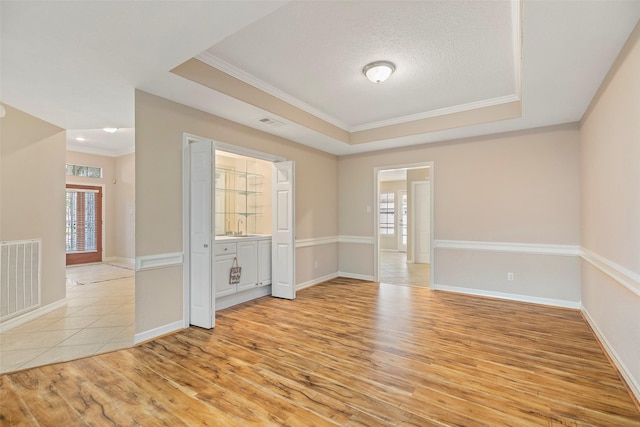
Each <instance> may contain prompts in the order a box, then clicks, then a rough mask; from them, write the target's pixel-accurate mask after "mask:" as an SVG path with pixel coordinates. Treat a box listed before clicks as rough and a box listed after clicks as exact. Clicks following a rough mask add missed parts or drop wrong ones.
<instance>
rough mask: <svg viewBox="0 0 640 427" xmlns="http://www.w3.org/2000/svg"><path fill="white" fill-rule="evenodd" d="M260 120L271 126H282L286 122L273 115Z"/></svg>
mask: <svg viewBox="0 0 640 427" xmlns="http://www.w3.org/2000/svg"><path fill="white" fill-rule="evenodd" d="M260 121H261V122H262V123H264V124H266V125H271V126H276V127H280V126H284V125H285V123H284V122H281V121H279V120H276V119H272V118H271V117H265V118H264V119H260Z"/></svg>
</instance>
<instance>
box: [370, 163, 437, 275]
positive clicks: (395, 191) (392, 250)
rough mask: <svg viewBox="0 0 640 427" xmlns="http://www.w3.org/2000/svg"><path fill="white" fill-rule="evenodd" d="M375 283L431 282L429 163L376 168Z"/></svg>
mask: <svg viewBox="0 0 640 427" xmlns="http://www.w3.org/2000/svg"><path fill="white" fill-rule="evenodd" d="M374 174H375V181H374V183H375V195H376V203H377V208H378V213H377V215H376V239H375V241H374V242H375V244H376V248H375V251H374V254H375V266H376V280H377V281H379V282H384V283H390V284H397V285H408V286H419V287H430V286H431V284H432V283H433V276H434V274H433V269H432V268H431V267H432V258H433V257H432V252H433V251H432V245H433V238H432V232H431V230H432V229H433V201H432V197H431V194H432V188H433V187H432V186H433V163H432V162H428V163H422V164H412V165H399V166H394V167H384V168H376V169H375V171H374Z"/></svg>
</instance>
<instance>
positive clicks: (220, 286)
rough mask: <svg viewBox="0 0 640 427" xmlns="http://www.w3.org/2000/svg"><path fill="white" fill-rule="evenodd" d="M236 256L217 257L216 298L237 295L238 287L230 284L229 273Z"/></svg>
mask: <svg viewBox="0 0 640 427" xmlns="http://www.w3.org/2000/svg"><path fill="white" fill-rule="evenodd" d="M235 257H236V254H230V255H218V256H216V298H218V297H223V296H225V295H230V294H235V293H236V285H231V284H229V273H230V272H231V266H232V265H233V260H234V258H235Z"/></svg>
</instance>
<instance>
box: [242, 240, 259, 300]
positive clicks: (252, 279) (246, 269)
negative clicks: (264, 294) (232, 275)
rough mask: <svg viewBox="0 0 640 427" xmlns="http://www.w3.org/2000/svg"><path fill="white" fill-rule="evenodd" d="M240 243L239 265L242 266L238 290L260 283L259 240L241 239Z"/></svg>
mask: <svg viewBox="0 0 640 427" xmlns="http://www.w3.org/2000/svg"><path fill="white" fill-rule="evenodd" d="M237 245H238V252H237V253H238V265H239V266H240V267H242V270H241V273H240V283H238V292H240V291H244V290H246V289H250V288H253V287H255V286H256V285H257V284H258V242H257V241H256V240H249V241H247V240H241V241H239V242H238V243H237Z"/></svg>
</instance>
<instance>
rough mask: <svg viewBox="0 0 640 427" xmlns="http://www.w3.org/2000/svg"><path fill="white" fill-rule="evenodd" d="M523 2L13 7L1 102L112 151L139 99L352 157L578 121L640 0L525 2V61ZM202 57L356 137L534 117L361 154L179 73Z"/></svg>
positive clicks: (6, 18)
mask: <svg viewBox="0 0 640 427" xmlns="http://www.w3.org/2000/svg"><path fill="white" fill-rule="evenodd" d="M518 5H519V3H517V2H515V3H514V2H509V1H486V2H485V1H467V2H462V1H449V2H435V1H420V2H369V1H361V2H360V1H349V2H324V1H306V2H271V1H255V2H250V1H246V2H236V1H215V2H214V1H211V2H205V1H202V2H182V1H173V2H172V1H168V2H153V1H149V2H133V1H124V2H76V1H69V2H62V1H52V2H7V1H3V2H0V13H1V16H0V19H1V36H2V38H1V41H0V43H1V44H0V48H1V51H0V53H1V58H0V59H1V64H0V73H1V74H0V77H1V79H0V100H1V101H2V102H4V103H7V104H9V105H12V106H14V107H16V108H18V109H21V110H23V111H25V112H28V113H30V114H32V115H34V116H37V117H40V118H42V119H44V120H47V121H49V122H51V123H53V124H56V125H58V126H60V127H63V128H65V129H70V130H73V132H69V133H68V139H69V140H70V143H73V138H75V136H77V135H78V134H79V133H83V132H85V133H86V134H87V135H92V138H94V137H95V139H96V140H98V139H101V140H103V142H102V145H101V143H100V142H96V144H97V145H98V146H99V147H98V148H99V149H100V150H102V153H103V154H104V153H111V155H119V154H122V153H124V152H127V151H129V150H131V145H132V144H133V134H134V132H133V130H132V128H134V126H135V124H134V121H135V120H134V89H136V88H139V89H142V90H146V91H148V92H151V93H154V94H157V95H160V96H163V97H165V98H168V99H172V100H175V101H177V102H181V103H183V104H186V105H190V106H192V107H194V108H199V109H202V110H204V111H208V112H210V113H213V114H216V115H219V116H221V117H225V118H228V119H231V120H234V121H237V122H240V123H243V124H247V125H249V126H252V127H254V128H258V129H262V130H264V131H266V132H270V133H274V134H277V135H280V136H283V137H286V138H289V139H291V140H294V141H298V142H301V143H303V144H307V145H310V146H313V147H316V148H320V149H323V150H325V151H329V152H332V153H335V154H338V155H341V154H350V153H357V152H363V151H368V150H377V149H383V148H390V147H395V146H406V145H411V144H418V143H425V142H433V141H443V140H449V139H455V138H460V137H467V136H474V135H483V134H489V133H495V132H504V131H509V130H517V129H525V128H531V127H538V126H545V125H552V124H558V123H567V122H575V121H578V120H579V119H580V118H581V116H582V114H583V113H584V111H585V109H586V108H587V106H588V104H589V102H590V100H591V98H592V97H593V95H594V94H595V91H596V90H597V88H598V87H599V85H600V83H601V82H602V79H603V78H604V76H605V74H606V72H607V71H608V70H609V68H610V67H611V64H612V63H613V60H614V59H615V57H616V55H617V54H618V52H619V51H620V49H621V47H622V46H623V44H624V42H625V40H626V39H627V38H628V36H629V34H630V33H631V31H632V29H633V28H634V26H635V25H636V24H637V22H638V19H639V18H640V1H615V0H610V1H605V0H599V1H598V0H597V1H581V0H577V1H555V0H554V1H536V0H524V2H523V4H522V10H521V11H522V16H523V20H522V26H521V31H522V33H521V37H522V61H518V60H517V57H514V54H515V55H517V54H518V51H519V49H518V47H519V46H518V43H515V42H514V41H515V40H517V39H518V37H519V35H518V33H519V32H520V29H519V28H520V26H519V25H518V22H517V20H515V21H514V19H513V16H514V11H517V10H518ZM205 51H206V52H205ZM198 55H200V56H198ZM193 57H198V58H203V59H205V60H207V63H209V64H211V63H213V64H216V65H220V64H222V65H220V66H221V67H222V66H224V67H226V68H224V67H223V68H224V70H223V71H225V72H229V73H232V74H233V73H236V74H233V75H235V76H236V77H242V79H243V80H245V81H249V82H251V83H252V84H253V85H255V86H256V87H258V88H260V89H261V90H264V91H266V92H269V93H273V94H275V95H277V96H278V97H279V98H281V99H284V100H285V101H287V102H289V103H291V104H293V105H296V106H298V107H301V108H303V109H306V110H307V111H308V112H310V113H312V114H314V115H316V116H317V117H319V118H321V119H322V120H325V121H328V122H329V123H332V124H334V125H336V126H338V127H341V128H343V129H345V130H347V131H350V132H353V131H357V130H359V129H366V128H375V127H377V126H379V125H381V124H382V123H392V122H394V121H396V122H397V121H400V122H401V121H403V120H409V119H412V118H416V117H421V115H428V114H429V113H430V112H431V113H432V112H433V111H434V110H438V109H443V108H445V109H446V108H455V107H460V106H464V105H467V104H470V103H474V102H476V103H477V102H483V101H487V100H491V99H496V98H498V99H500V98H505V97H506V98H509V97H511V98H509V99H513V98H512V97H514V96H515V97H520V96H521V101H522V117H520V118H516V119H510V120H502V121H497V122H493V123H487V124H481V125H475V126H466V127H459V128H453V129H446V130H440V131H437V132H430V133H426V134H420V135H410V136H403V137H397V138H392V139H388V140H383V141H374V142H369V143H362V144H357V145H349V144H347V143H344V142H342V141H338V140H336V139H334V138H331V137H328V136H326V135H324V134H322V133H319V132H316V131H313V130H310V129H308V128H306V127H304V126H301V125H299V124H297V123H295V122H293V121H291V120H289V119H288V118H287V117H279V116H278V115H275V114H273V113H272V112H269V111H265V110H261V109H259V108H257V107H255V106H252V105H249V104H247V103H245V102H242V101H239V100H237V99H234V98H232V97H230V96H228V95H224V94H222V93H219V92H216V91H213V90H211V89H208V88H206V87H204V86H201V85H199V84H197V83H194V82H192V81H189V80H187V79H185V78H182V77H179V76H177V75H175V74H172V73H171V72H170V70H171V69H173V68H174V67H176V66H178V65H180V64H181V63H183V62H185V61H187V60H189V59H190V58H193ZM380 59H386V60H390V61H393V62H394V63H396V66H397V71H396V73H395V74H394V75H393V76H392V77H391V78H390V79H389V80H388V81H387V82H384V83H382V84H378V85H375V84H373V83H370V82H368V81H367V80H366V79H365V78H364V76H363V75H362V72H361V70H362V67H363V66H364V65H365V64H366V63H367V62H370V61H373V60H380ZM520 66H521V70H519V67H520ZM520 71H521V73H520ZM520 75H521V92H520V91H519V90H518V89H519V86H520V84H519V78H520ZM265 116H269V117H273V118H276V119H280V120H282V121H283V122H284V123H286V126H282V127H277V128H276V127H271V126H266V125H264V124H262V123H260V122H258V120H259V119H260V118H263V117H265ZM407 116H409V117H407ZM381 122H382V123H381ZM106 126H109V127H118V128H121V129H120V131H118V133H117V134H115V135H113V137H114V138H116V137H121V139H120V140H119V142H118V143H117V144H116V143H115V142H113V141H108V140H107V139H106V138H104V136H105V135H107V134H104V135H103V133H100V132H101V131H98V130H99V129H101V128H103V127H106ZM91 130H93V131H91ZM121 131H122V132H121ZM118 144H122V145H118ZM127 144H128V145H127ZM87 145H89V144H87ZM116 145H117V148H116Z"/></svg>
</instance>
